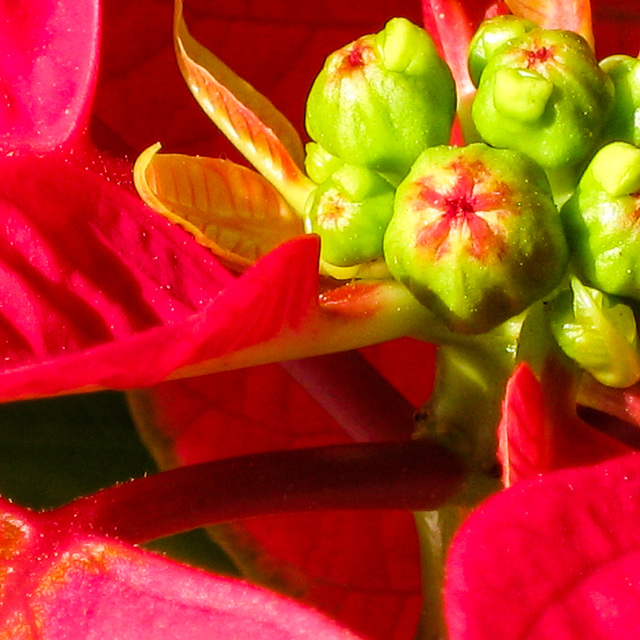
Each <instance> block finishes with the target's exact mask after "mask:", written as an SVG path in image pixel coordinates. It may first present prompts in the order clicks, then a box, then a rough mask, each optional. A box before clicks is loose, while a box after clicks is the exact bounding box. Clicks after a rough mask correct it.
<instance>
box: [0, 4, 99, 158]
mask: <svg viewBox="0 0 640 640" xmlns="http://www.w3.org/2000/svg"><path fill="white" fill-rule="evenodd" d="M1 15H2V20H0V41H1V42H2V48H1V49H0V91H1V92H2V100H1V101H0V153H4V154H11V153H20V152H33V153H43V152H45V151H48V150H50V149H53V148H55V147H58V146H60V145H62V144H63V143H65V142H66V141H67V140H69V139H70V138H71V137H72V136H73V135H74V134H77V133H79V129H80V128H81V127H82V126H83V125H84V124H85V120H86V116H87V113H88V109H89V106H90V100H91V97H92V95H93V89H94V84H95V78H96V70H97V60H98V46H99V42H100V34H99V31H100V28H99V25H100V3H99V0H14V1H12V2H4V3H3V4H2V14H1Z"/></svg>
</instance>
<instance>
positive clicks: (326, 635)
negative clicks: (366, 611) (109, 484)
mask: <svg viewBox="0 0 640 640" xmlns="http://www.w3.org/2000/svg"><path fill="white" fill-rule="evenodd" d="M51 574H53V579H52V580H51V584H49V576H47V575H45V576H44V579H43V583H44V584H43V585H42V586H46V589H45V590H44V591H45V593H44V594H43V595H42V596H41V593H42V592H40V593H39V594H38V596H40V597H36V598H34V599H33V602H32V607H33V608H34V609H35V610H36V611H37V612H38V617H39V620H40V621H41V622H40V625H41V633H40V635H38V637H39V638H42V639H43V640H59V639H60V638H65V639H67V640H76V639H77V640H92V639H96V640H104V639H105V638H117V639H118V640H182V639H184V640H186V639H189V640H199V639H203V640H204V639H205V638H215V639H216V640H238V639H240V638H247V639H248V638H260V639H261V640H312V639H313V640H356V637H355V636H354V635H353V634H351V633H349V632H348V631H346V630H344V629H341V628H340V627H338V625H336V624H334V623H332V622H331V621H329V620H328V619H326V618H323V617H322V616H321V615H320V614H317V613H315V612H314V611H312V610H310V609H307V608H305V607H303V606H301V605H299V604H296V603H294V602H292V601H289V600H286V599H284V598H281V597H279V596H276V595H274V594H271V593H269V592H267V591H265V590H262V589H258V588H256V587H253V586H251V585H248V584H245V583H243V582H239V581H234V580H229V579H225V578H218V577H214V576H211V575H208V574H205V573H202V572H199V571H195V570H191V569H187V568H185V567H181V566H179V565H177V564H173V563H171V562H169V561H166V560H164V559H161V558H158V557H153V556H151V555H149V554H144V553H142V552H139V551H134V550H133V549H131V548H127V547H120V546H119V545H116V544H112V543H107V542H105V541H102V540H93V541H92V540H88V541H86V542H84V544H83V543H81V542H75V543H74V544H72V545H70V547H69V548H68V549H66V550H65V553H64V555H62V556H61V557H60V560H59V561H58V562H57V563H56V564H54V566H53V567H52V570H51Z"/></svg>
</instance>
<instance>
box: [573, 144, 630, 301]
mask: <svg viewBox="0 0 640 640" xmlns="http://www.w3.org/2000/svg"><path fill="white" fill-rule="evenodd" d="M639 210H640V149H638V148H637V147H634V146H633V145H630V144H629V143H626V142H612V143H611V144H609V145H607V146H605V147H603V148H602V149H601V150H600V151H598V153H597V154H596V155H595V156H594V158H593V160H592V161H591V163H590V164H589V166H588V167H587V169H586V171H585V172H584V174H583V176H582V178H581V180H580V183H579V184H578V188H577V189H576V192H575V193H574V195H573V196H572V197H571V198H570V200H569V201H568V202H567V203H566V204H565V206H564V207H563V208H562V219H563V222H564V224H565V228H566V230H567V237H568V239H569V244H570V248H571V252H572V256H573V261H574V264H575V268H576V271H577V272H578V274H579V275H580V277H581V278H582V279H583V280H584V281H585V282H586V283H587V284H589V285H590V286H592V287H596V288H598V289H600V290H602V291H604V292H606V293H609V294H613V295H619V296H629V297H632V298H635V299H638V300H640V251H638V247H639V246H640V225H639V224H638V211H639Z"/></svg>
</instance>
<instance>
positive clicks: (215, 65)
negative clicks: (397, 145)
mask: <svg viewBox="0 0 640 640" xmlns="http://www.w3.org/2000/svg"><path fill="white" fill-rule="evenodd" d="M174 42H175V48H176V56H177V58H178V64H179V65H180V70H181V71H182V75H183V76H184V78H185V80H186V82H187V84H188V86H189V89H190V90H191V92H192V93H193V95H194V96H195V98H196V100H197V101H198V103H199V104H200V106H201V107H202V109H203V110H204V111H205V113H206V114H207V115H208V116H209V117H210V118H211V120H213V122H214V123H215V124H216V125H217V127H218V128H219V129H220V130H221V131H222V132H223V133H224V134H225V135H226V136H227V138H229V140H230V141H231V142H232V143H233V144H234V145H235V146H236V147H237V148H238V150H239V151H240V152H241V153H242V154H243V155H244V156H245V157H246V158H247V160H249V161H250V162H251V164H253V166H254V167H255V168H256V169H257V170H258V171H260V173H262V175H264V176H265V178H267V180H269V182H271V183H272V184H273V185H274V186H275V187H276V188H277V189H278V191H280V193H282V194H283V195H284V197H285V198H286V199H287V201H288V202H289V203H290V204H291V206H292V207H293V208H294V209H295V210H296V211H297V212H298V213H300V214H302V213H303V211H304V205H305V202H306V200H307V197H308V195H309V192H310V191H311V190H312V188H313V187H314V184H313V182H311V180H310V179H309V178H308V177H307V176H306V175H305V173H304V172H303V170H302V168H301V167H302V161H303V157H304V149H303V145H302V142H301V140H300V137H299V136H298V133H297V132H296V130H295V128H294V127H293V125H292V124H291V123H290V122H289V120H287V118H285V116H284V115H283V114H282V113H280V112H279V111H278V110H277V109H276V108H275V107H274V106H273V104H272V103H271V102H270V101H269V100H268V99H267V98H266V97H265V96H263V95H262V94H261V93H259V92H258V91H256V90H255V89H254V88H253V87H252V86H251V85H250V84H248V83H247V82H245V81H244V80H243V79H242V78H240V77H239V76H237V75H236V74H235V73H234V72H233V71H232V70H231V69H230V68H229V67H227V66H226V65H225V64H224V63H223V62H222V61H221V60H220V59H219V58H218V57H216V56H215V55H214V54H213V53H211V51H209V50H208V49H206V48H205V47H203V46H202V45H201V44H200V43H199V42H197V41H196V40H195V39H194V38H193V37H192V36H191V34H190V33H189V31H188V30H187V26H186V24H185V22H184V19H183V17H182V0H176V4H175V21H174Z"/></svg>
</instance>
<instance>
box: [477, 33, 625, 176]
mask: <svg viewBox="0 0 640 640" xmlns="http://www.w3.org/2000/svg"><path fill="white" fill-rule="evenodd" d="M612 99H613V85H612V82H611V80H610V78H609V77H608V76H607V74H606V73H605V72H604V71H603V70H602V69H601V68H600V67H599V66H598V63H597V62H596V59H595V57H594V55H593V52H592V51H591V49H590V47H589V45H588V44H587V42H586V41H585V40H584V39H583V38H582V37H581V36H579V35H577V34H576V33H573V32H571V31H560V30H557V31H551V30H546V29H532V30H531V31H529V32H527V33H526V34H525V35H523V36H520V37H519V38H516V39H514V40H512V41H511V42H509V43H508V44H507V45H505V46H504V47H502V48H500V49H499V50H498V51H497V52H496V53H495V54H494V55H493V56H492V57H491V58H490V59H489V61H488V63H487V65H486V67H485V68H484V70H483V72H482V76H481V78H480V84H479V86H478V91H477V93H476V96H475V98H474V101H473V106H472V117H473V122H474V124H475V126H476V128H477V130H478V132H479V134H480V135H481V136H482V138H483V140H485V141H486V142H487V143H489V144H490V145H492V146H494V147H502V148H508V149H515V150H517V151H520V152H521V153H524V154H526V155H528V156H529V157H530V158H533V159H534V160H535V161H536V162H537V163H538V164H539V165H541V166H542V167H543V168H545V169H551V170H553V169H561V168H564V167H570V166H574V165H576V164H577V163H579V162H581V161H582V160H584V159H585V158H586V157H587V156H588V155H589V153H591V152H592V151H593V149H594V146H595V145H596V144H597V142H598V141H599V139H600V135H601V132H602V130H603V127H604V124H605V122H606V121H607V116H608V113H609V110H610V107H611V103H612Z"/></svg>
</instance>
